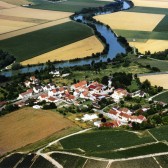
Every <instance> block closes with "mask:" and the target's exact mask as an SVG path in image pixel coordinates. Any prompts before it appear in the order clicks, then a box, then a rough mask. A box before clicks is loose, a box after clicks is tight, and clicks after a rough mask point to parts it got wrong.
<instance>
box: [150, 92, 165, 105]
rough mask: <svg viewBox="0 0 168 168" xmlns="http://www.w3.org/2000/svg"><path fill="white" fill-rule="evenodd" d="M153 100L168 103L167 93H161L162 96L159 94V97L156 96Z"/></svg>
mask: <svg viewBox="0 0 168 168" xmlns="http://www.w3.org/2000/svg"><path fill="white" fill-rule="evenodd" d="M153 100H156V101H161V102H165V103H168V91H167V92H165V93H162V94H160V95H158V96H156V97H154V99H153Z"/></svg>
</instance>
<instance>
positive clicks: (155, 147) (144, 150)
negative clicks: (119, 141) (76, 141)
mask: <svg viewBox="0 0 168 168" xmlns="http://www.w3.org/2000/svg"><path fill="white" fill-rule="evenodd" d="M162 152H168V146H167V145H166V144H164V143H157V144H152V145H147V146H143V147H136V148H133V149H127V150H123V151H117V152H108V151H105V152H94V153H92V155H93V156H96V157H105V158H109V159H119V158H129V157H136V156H143V155H149V154H153V153H162Z"/></svg>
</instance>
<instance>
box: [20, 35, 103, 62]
mask: <svg viewBox="0 0 168 168" xmlns="http://www.w3.org/2000/svg"><path fill="white" fill-rule="evenodd" d="M102 50H103V45H102V44H101V42H100V41H99V40H98V39H97V38H96V37H95V36H91V37H88V38H86V39H84V40H81V41H78V42H75V43H72V44H69V45H66V46H64V47H61V48H59V49H56V50H53V51H50V52H47V53H45V54H42V55H39V56H37V57H34V58H32V59H28V60H26V61H23V62H21V64H22V65H27V64H38V63H45V62H47V61H48V60H50V61H60V60H71V59H75V58H84V57H86V56H91V55H92V53H97V52H102Z"/></svg>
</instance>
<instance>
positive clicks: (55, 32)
mask: <svg viewBox="0 0 168 168" xmlns="http://www.w3.org/2000/svg"><path fill="white" fill-rule="evenodd" d="M92 35H93V31H92V29H90V28H89V27H88V26H86V25H82V24H79V23H76V22H73V21H71V22H67V23H64V24H60V25H57V26H53V27H50V28H46V29H42V30H38V31H35V32H31V33H27V34H24V35H20V36H17V37H13V38H10V39H6V40H1V41H0V48H1V49H3V50H4V51H8V52H9V53H11V54H13V55H14V56H15V58H16V61H18V62H20V61H24V60H26V59H29V58H32V57H34V56H37V55H40V54H43V53H46V52H49V51H51V50H54V49H57V48H60V47H63V46H65V45H68V44H71V43H73V42H76V41H79V40H82V39H85V38H87V37H89V36H92Z"/></svg>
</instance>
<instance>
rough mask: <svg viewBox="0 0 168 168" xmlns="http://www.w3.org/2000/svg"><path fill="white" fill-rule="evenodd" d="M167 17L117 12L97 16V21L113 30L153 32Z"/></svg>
mask: <svg viewBox="0 0 168 168" xmlns="http://www.w3.org/2000/svg"><path fill="white" fill-rule="evenodd" d="M164 16H165V15H160V14H147V13H136V12H116V13H111V14H106V15H99V16H96V17H95V19H96V20H99V21H101V22H103V23H105V24H108V25H109V26H110V27H111V28H112V29H120V30H139V31H152V30H153V29H154V28H155V27H156V25H157V24H158V23H159V22H160V21H161V20H162V19H163V18H164Z"/></svg>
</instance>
